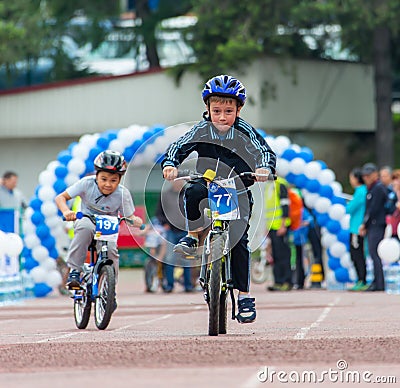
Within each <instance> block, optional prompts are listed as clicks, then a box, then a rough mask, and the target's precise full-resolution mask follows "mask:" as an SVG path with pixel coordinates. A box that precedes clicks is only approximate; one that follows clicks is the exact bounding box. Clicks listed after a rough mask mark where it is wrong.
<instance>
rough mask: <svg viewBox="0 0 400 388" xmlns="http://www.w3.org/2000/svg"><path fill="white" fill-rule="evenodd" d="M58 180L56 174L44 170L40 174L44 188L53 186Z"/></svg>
mask: <svg viewBox="0 0 400 388" xmlns="http://www.w3.org/2000/svg"><path fill="white" fill-rule="evenodd" d="M56 179H57V177H56V176H55V175H54V172H51V171H48V170H44V171H42V172H41V173H40V174H39V183H40V184H41V185H42V186H52V185H53V183H54V182H55V181H56Z"/></svg>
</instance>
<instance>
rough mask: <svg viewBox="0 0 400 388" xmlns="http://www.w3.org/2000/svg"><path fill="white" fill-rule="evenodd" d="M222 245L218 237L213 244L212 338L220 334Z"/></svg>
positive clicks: (209, 283) (209, 325) (210, 281)
mask: <svg viewBox="0 0 400 388" xmlns="http://www.w3.org/2000/svg"><path fill="white" fill-rule="evenodd" d="M222 244H223V241H222V238H221V236H217V238H215V239H213V240H212V242H211V263H210V264H209V266H210V278H209V281H208V294H209V301H208V308H209V311H208V334H209V335H212V336H215V335H218V333H219V319H220V296H221V261H222V249H223V245H222Z"/></svg>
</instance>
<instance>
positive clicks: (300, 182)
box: [294, 174, 308, 189]
mask: <svg viewBox="0 0 400 388" xmlns="http://www.w3.org/2000/svg"><path fill="white" fill-rule="evenodd" d="M307 182H308V178H307V177H306V176H305V175H304V174H299V175H297V176H296V178H295V179H294V185H295V186H296V187H298V188H299V189H304V188H305V187H306V184H307Z"/></svg>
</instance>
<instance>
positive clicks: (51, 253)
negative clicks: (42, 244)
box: [47, 246, 59, 259]
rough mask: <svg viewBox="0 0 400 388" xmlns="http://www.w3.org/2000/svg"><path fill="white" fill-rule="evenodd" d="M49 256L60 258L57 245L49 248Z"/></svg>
mask: <svg viewBox="0 0 400 388" xmlns="http://www.w3.org/2000/svg"><path fill="white" fill-rule="evenodd" d="M47 249H48V248H47ZM49 256H50V257H52V258H53V259H57V258H58V256H59V254H58V250H57V248H56V247H55V246H53V248H50V249H49Z"/></svg>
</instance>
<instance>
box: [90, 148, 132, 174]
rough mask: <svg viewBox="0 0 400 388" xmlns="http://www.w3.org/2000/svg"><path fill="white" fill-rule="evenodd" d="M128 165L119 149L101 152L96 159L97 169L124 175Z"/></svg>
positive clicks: (95, 166)
mask: <svg viewBox="0 0 400 388" xmlns="http://www.w3.org/2000/svg"><path fill="white" fill-rule="evenodd" d="M127 166H128V165H127V163H126V161H125V158H124V156H123V155H122V154H121V153H120V152H117V151H111V150H107V151H103V152H100V153H99V154H98V155H97V156H96V159H95V160H94V168H95V170H96V171H106V172H111V173H116V174H119V175H124V174H125V172H126V169H127Z"/></svg>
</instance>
